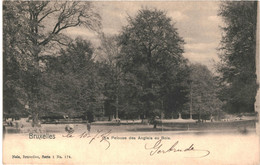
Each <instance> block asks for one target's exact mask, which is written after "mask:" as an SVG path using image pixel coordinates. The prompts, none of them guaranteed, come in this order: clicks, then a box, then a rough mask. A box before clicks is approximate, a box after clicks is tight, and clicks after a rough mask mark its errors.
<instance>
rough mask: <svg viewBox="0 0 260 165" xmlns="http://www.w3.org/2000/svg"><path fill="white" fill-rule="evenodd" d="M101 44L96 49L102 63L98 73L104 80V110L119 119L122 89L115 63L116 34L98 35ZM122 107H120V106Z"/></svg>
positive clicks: (118, 50) (120, 74)
mask: <svg viewBox="0 0 260 165" xmlns="http://www.w3.org/2000/svg"><path fill="white" fill-rule="evenodd" d="M100 40H101V46H100V47H99V49H98V57H99V61H101V63H102V68H100V75H101V76H102V77H103V82H104V89H103V91H104V95H105V96H106V106H105V109H106V112H107V115H109V116H111V115H114V116H115V118H116V119H119V116H118V114H119V107H120V104H119V97H120V91H122V85H121V83H122V77H123V73H122V71H121V69H120V68H119V67H118V65H117V59H116V57H117V56H118V54H119V52H120V47H119V46H118V44H117V36H106V35H105V34H101V35H100ZM120 108H122V107H120Z"/></svg>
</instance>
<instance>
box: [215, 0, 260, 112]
mask: <svg viewBox="0 0 260 165" xmlns="http://www.w3.org/2000/svg"><path fill="white" fill-rule="evenodd" d="M219 15H220V16H221V17H222V18H223V20H224V22H225V26H224V27H223V28H222V30H223V32H224V35H223V37H222V40H221V47H220V50H219V57H220V59H221V62H220V63H219V65H218V72H219V73H220V77H219V79H220V82H221V87H222V90H221V91H220V93H219V97H220V99H221V100H222V101H224V102H225V103H226V104H225V105H224V109H225V110H226V111H228V112H232V113H239V112H253V111H254V102H255V96H256V91H257V84H256V74H255V73H256V72H255V71H256V66H255V50H256V47H255V46H256V15H257V2H223V3H222V4H221V6H220V10H219Z"/></svg>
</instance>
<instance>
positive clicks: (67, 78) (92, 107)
mask: <svg viewBox="0 0 260 165" xmlns="http://www.w3.org/2000/svg"><path fill="white" fill-rule="evenodd" d="M93 50H94V49H93V47H92V46H91V44H90V42H88V41H85V40H82V39H80V38H77V39H76V40H75V41H73V42H72V43H70V44H69V46H68V47H67V49H65V50H63V49H62V50H61V54H62V55H61V56H59V57H52V58H47V59H48V61H47V65H48V66H47V70H46V72H45V73H44V74H43V78H42V80H43V83H42V84H44V87H43V88H41V89H42V92H41V93H42V94H44V95H42V99H41V100H42V102H41V105H39V106H40V107H41V109H44V110H46V112H47V114H48V113H49V112H54V113H59V114H62V115H69V117H73V116H82V115H84V114H85V115H87V114H89V115H93V114H97V113H100V112H98V111H99V110H101V106H102V100H101V97H102V93H101V89H102V82H101V81H100V79H99V75H98V66H97V65H96V63H95V62H94V58H93V52H94V51H93ZM45 115H46V113H45ZM89 115H87V116H89Z"/></svg>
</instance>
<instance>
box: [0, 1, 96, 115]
mask: <svg viewBox="0 0 260 165" xmlns="http://www.w3.org/2000/svg"><path fill="white" fill-rule="evenodd" d="M3 15H4V17H3V19H4V21H3V22H4V32H3V33H4V35H3V36H4V40H5V41H7V42H5V44H6V45H5V46H4V67H5V68H4V75H5V76H4V87H5V90H8V91H7V92H13V93H14V94H13V96H14V97H16V100H20V101H19V103H21V104H22V105H23V106H24V105H29V107H30V109H31V110H32V111H31V112H32V113H33V115H34V116H35V119H36V120H37V116H38V113H39V111H40V109H41V108H39V107H38V104H39V103H40V102H41V100H40V98H41V93H40V92H41V91H40V88H41V87H40V82H41V78H42V77H41V76H42V72H43V71H44V70H43V69H44V65H43V66H42V64H44V63H42V61H41V59H40V58H41V57H42V56H45V55H50V56H55V55H56V53H57V52H59V49H60V48H61V47H62V46H68V45H69V43H70V42H71V41H70V39H69V38H68V37H67V36H65V35H64V34H62V32H63V31H64V30H65V29H68V28H71V27H76V26H84V27H86V28H87V29H90V30H98V29H99V28H100V26H101V23H100V16H99V15H98V13H96V11H95V9H94V7H93V5H92V3H91V2H59V1H55V2H50V1H5V2H3ZM15 69H16V70H19V71H20V72H17V74H18V76H20V77H19V78H17V77H15V74H13V73H11V72H10V71H9V70H12V72H13V71H15ZM13 83H15V84H20V87H18V86H17V85H10V84H13ZM8 84H9V85H8ZM21 91H23V95H22V96H18V95H17V94H18V93H21ZM10 99H11V98H10ZM10 99H9V100H7V99H5V100H4V102H5V103H4V104H5V105H10V103H8V102H10ZM16 100H15V99H12V102H14V101H16ZM13 105H15V104H13ZM8 109H10V107H8Z"/></svg>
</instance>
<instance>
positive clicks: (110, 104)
mask: <svg viewBox="0 0 260 165" xmlns="http://www.w3.org/2000/svg"><path fill="white" fill-rule="evenodd" d="M225 4H226V3H225ZM227 4H228V3H227ZM223 6H225V5H223ZM221 10H222V11H223V13H224V11H225V10H227V9H225V8H224V7H222V9H221ZM223 13H222V15H224V14H223ZM3 20H4V21H3V30H4V34H3V38H4V50H3V59H4V115H7V116H8V115H9V116H10V115H11V116H12V115H19V116H21V115H28V114H31V115H32V116H33V119H34V123H37V122H38V118H39V116H44V115H51V116H55V115H69V116H71V117H73V116H86V115H87V116H91V115H95V116H97V117H102V116H108V117H112V116H114V117H115V118H128V119H135V118H151V117H154V116H160V115H162V114H165V117H167V118H170V117H173V116H174V115H176V114H178V113H184V114H185V113H186V114H189V113H192V114H197V116H198V118H199V119H200V118H202V116H205V115H210V114H220V112H221V107H222V102H221V101H220V99H222V100H225V98H226V96H227V95H226V94H223V91H225V90H224V89H225V88H226V87H227V85H225V84H224V85H223V83H224V80H227V78H229V79H233V78H232V77H233V76H231V75H226V73H225V72H224V71H223V70H225V67H226V66H227V65H224V64H223V65H221V67H219V68H220V69H219V71H220V72H221V73H223V75H226V76H222V77H221V78H222V79H221V80H222V83H221V84H222V86H221V87H222V88H220V86H219V85H218V84H217V82H219V80H220V79H217V78H216V77H214V75H213V74H212V73H211V72H210V71H209V70H208V68H207V67H206V66H203V65H200V64H191V63H190V62H189V61H188V60H187V59H186V58H184V57H183V52H184V48H183V45H184V40H183V39H182V37H180V36H179V34H178V32H177V29H176V28H175V26H174V24H173V23H172V20H171V18H170V17H168V16H167V15H166V13H165V12H163V11H160V10H156V9H155V10H149V9H142V10H140V11H138V13H137V15H136V16H135V17H129V18H128V25H127V26H125V27H122V30H121V32H120V33H119V35H117V36H107V35H105V34H103V33H102V32H101V31H102V28H101V18H100V16H99V14H98V13H97V12H96V10H95V8H94V6H93V4H92V3H91V2H49V1H45V2H33V1H22V2H8V1H5V2H4V3H3ZM77 26H84V27H85V28H86V29H89V30H92V31H96V32H98V34H99V38H100V41H101V44H100V46H99V47H98V48H95V47H94V46H93V45H92V44H91V42H90V41H88V40H83V39H81V38H76V39H74V40H73V39H71V38H69V37H68V36H66V35H65V33H62V32H63V31H64V30H65V29H69V28H71V27H77ZM252 39H253V38H252ZM223 43H224V47H225V46H227V43H226V45H225V42H224V41H223ZM223 57H224V55H223ZM222 59H223V61H225V62H226V61H227V60H224V58H222ZM252 70H253V67H252ZM245 75H247V74H245ZM242 77H243V76H242ZM232 94H234V92H233V93H232ZM218 96H220V97H218ZM243 101H244V102H247V100H243ZM229 104H230V102H228V103H227V104H225V105H229Z"/></svg>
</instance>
